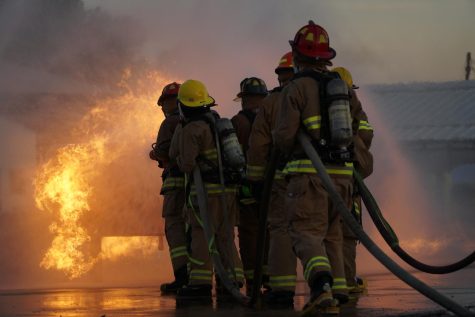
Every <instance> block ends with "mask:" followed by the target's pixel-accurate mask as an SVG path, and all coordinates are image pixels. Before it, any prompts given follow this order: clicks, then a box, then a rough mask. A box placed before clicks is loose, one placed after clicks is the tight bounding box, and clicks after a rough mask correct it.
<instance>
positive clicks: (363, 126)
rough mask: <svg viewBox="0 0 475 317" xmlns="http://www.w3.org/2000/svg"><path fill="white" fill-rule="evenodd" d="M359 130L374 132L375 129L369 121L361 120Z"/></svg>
mask: <svg viewBox="0 0 475 317" xmlns="http://www.w3.org/2000/svg"><path fill="white" fill-rule="evenodd" d="M358 130H370V131H373V127H372V126H371V124H369V122H368V121H365V120H360V123H359V125H358Z"/></svg>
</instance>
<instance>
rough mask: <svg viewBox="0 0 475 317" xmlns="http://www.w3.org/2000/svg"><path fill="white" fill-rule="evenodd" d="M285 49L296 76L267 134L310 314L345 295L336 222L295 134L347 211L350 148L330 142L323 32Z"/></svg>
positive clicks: (312, 28)
mask: <svg viewBox="0 0 475 317" xmlns="http://www.w3.org/2000/svg"><path fill="white" fill-rule="evenodd" d="M290 44H291V47H292V54H293V61H294V66H295V67H296V68H297V74H296V75H295V77H294V79H293V80H292V81H291V82H290V83H289V84H288V85H287V86H286V87H285V88H284V90H283V97H282V106H281V107H280V109H279V110H280V112H279V115H278V118H277V123H276V127H275V129H274V132H273V133H274V145H275V146H276V147H277V148H278V149H279V150H280V151H281V152H282V153H283V155H287V156H288V163H287V164H286V166H285V169H284V173H286V174H287V175H288V176H287V178H288V181H289V183H288V186H287V192H286V208H287V210H288V217H289V222H288V225H289V233H290V237H291V239H292V245H293V249H294V252H295V254H296V255H297V257H298V258H299V259H300V261H301V262H302V265H303V269H304V277H305V279H306V281H307V283H308V285H309V287H310V290H311V296H310V300H309V302H308V303H307V304H306V305H305V307H304V310H305V311H308V312H312V311H313V310H325V309H327V308H328V307H330V306H332V307H333V306H335V305H336V304H338V302H340V303H344V302H346V301H348V295H347V286H346V279H345V273H344V267H343V254H342V253H343V252H342V243H343V237H342V231H341V225H340V216H339V214H338V212H337V210H335V208H334V205H333V203H332V202H331V200H330V198H329V195H328V193H327V192H326V191H325V189H324V188H323V185H322V181H321V180H320V178H319V177H318V175H317V171H316V170H315V168H314V167H313V165H312V164H311V162H310V160H309V159H308V157H307V156H306V154H305V152H304V151H303V150H302V148H301V146H300V145H299V143H298V141H297V133H298V132H299V130H300V129H302V132H304V133H306V134H307V135H309V136H310V138H311V139H312V144H314V147H315V150H316V151H317V152H318V153H319V155H320V156H321V157H322V160H323V161H324V163H325V167H326V169H327V172H328V174H329V175H330V176H331V177H332V179H333V182H334V184H335V186H336V188H337V189H338V191H339V193H340V195H341V196H342V198H343V200H344V201H345V202H347V205H348V207H350V206H351V192H352V176H353V165H352V163H351V162H350V160H351V153H350V150H349V146H347V144H346V142H351V135H349V136H348V137H347V138H345V139H343V141H345V146H341V144H339V143H337V139H336V138H332V132H333V131H332V130H333V129H332V127H334V126H331V125H330V119H331V118H330V113H329V111H327V110H328V109H329V108H328V102H327V100H329V99H327V98H324V97H325V96H324V94H325V89H326V87H327V86H326V83H327V82H330V80H331V79H333V77H334V76H332V75H331V73H330V72H329V71H328V70H327V65H328V64H329V61H330V60H331V59H333V58H334V57H335V55H336V52H335V50H333V49H332V48H331V47H330V45H329V37H328V34H327V32H326V31H325V30H324V29H323V28H322V27H321V26H319V25H316V24H315V23H314V22H313V21H309V24H308V25H305V26H304V27H302V28H301V29H300V30H298V32H297V33H296V35H295V37H294V40H293V41H290ZM337 82H338V81H337ZM340 82H341V81H340ZM343 84H344V83H343ZM345 88H346V86H345ZM336 97H338V98H341V96H336ZM349 111H350V110H349V107H348V109H347V111H346V112H345V113H346V114H347V120H345V121H343V122H342V123H346V124H347V125H348V126H349V127H348V126H346V127H345V129H343V131H351V130H350V129H351V117H350V114H349ZM337 114H338V115H340V113H337ZM332 115H334V114H332ZM332 122H333V121H332ZM334 134H335V135H336V133H334ZM348 139H349V140H348ZM335 299H337V301H335ZM336 308H337V307H336Z"/></svg>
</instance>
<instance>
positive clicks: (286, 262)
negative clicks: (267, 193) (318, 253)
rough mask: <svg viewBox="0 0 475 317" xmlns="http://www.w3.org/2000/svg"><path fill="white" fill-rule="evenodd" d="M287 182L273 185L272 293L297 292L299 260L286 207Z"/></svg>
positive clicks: (270, 249)
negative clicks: (296, 255) (295, 252)
mask: <svg viewBox="0 0 475 317" xmlns="http://www.w3.org/2000/svg"><path fill="white" fill-rule="evenodd" d="M286 190H287V181H285V180H283V179H276V180H274V183H273V185H272V194H271V199H270V206H269V214H268V222H269V238H270V242H269V284H270V287H271V288H272V291H292V292H295V285H296V281H297V273H296V266H297V258H296V257H295V254H294V252H293V250H292V240H291V238H290V235H289V220H288V214H287V210H286V206H285V196H286Z"/></svg>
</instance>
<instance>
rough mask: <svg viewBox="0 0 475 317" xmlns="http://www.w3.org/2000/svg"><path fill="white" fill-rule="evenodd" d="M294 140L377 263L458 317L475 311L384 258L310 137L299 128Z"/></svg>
mask: <svg viewBox="0 0 475 317" xmlns="http://www.w3.org/2000/svg"><path fill="white" fill-rule="evenodd" d="M297 137H298V140H299V142H300V144H301V145H302V147H303V149H304V151H305V154H306V155H307V156H308V157H309V159H310V161H311V162H312V164H313V166H314V167H315V169H316V170H317V173H318V175H319V176H320V179H321V180H322V183H323V186H324V187H325V189H326V190H327V192H328V194H329V196H330V198H331V200H332V202H333V204H334V205H335V207H336V209H337V210H338V212H339V213H340V215H341V217H342V218H343V221H345V222H346V224H347V225H348V227H350V229H351V231H353V233H354V234H355V235H356V236H357V237H358V239H359V240H360V241H361V243H362V244H363V245H364V246H365V247H366V249H367V250H368V251H369V252H370V253H371V254H372V255H373V256H374V257H375V258H376V259H377V260H378V261H379V262H380V263H381V264H383V265H384V266H385V267H386V268H387V269H388V270H389V271H391V272H392V273H393V274H394V275H396V276H397V277H398V278H399V279H401V280H402V281H403V282H405V283H406V284H408V285H409V286H411V287H412V288H414V289H415V290H417V291H418V292H419V293H421V294H422V295H424V296H426V297H427V298H429V299H431V300H432V301H434V302H435V303H437V304H439V305H441V306H442V307H444V308H446V309H447V310H449V311H451V312H453V313H454V314H456V315H457V316H462V317H469V316H471V317H474V316H475V314H472V313H470V312H469V311H468V310H467V309H466V308H464V307H463V306H461V305H459V304H457V303H456V302H454V301H452V300H450V299H449V298H447V297H446V296H444V295H443V294H441V293H439V292H437V291H436V290H435V289H433V288H431V287H430V286H428V285H426V284H425V283H423V282H422V281H420V280H418V279H417V278H415V277H414V276H412V275H411V274H409V273H408V272H407V271H405V270H404V269H403V268H401V267H400V266H399V265H398V264H397V263H396V262H394V261H393V260H392V259H391V258H390V257H388V256H387V255H386V254H385V253H384V252H383V251H382V250H381V249H380V248H379V247H378V246H377V245H376V244H375V243H374V242H373V241H372V240H371V238H370V237H369V236H368V235H367V234H366V233H365V232H364V230H363V228H362V227H361V225H360V224H359V223H358V222H357V221H356V219H355V218H354V217H353V215H352V214H351V212H350V210H348V208H347V207H346V205H345V202H344V201H343V199H342V198H341V196H340V195H339V194H338V191H337V190H336V188H335V185H334V184H333V182H332V180H331V178H330V176H328V173H327V172H326V170H325V166H324V165H323V163H322V161H321V159H320V157H319V155H318V153H317V151H315V149H314V147H313V146H312V144H311V142H310V137H309V136H308V135H306V134H305V133H303V132H302V131H299V133H298V135H297Z"/></svg>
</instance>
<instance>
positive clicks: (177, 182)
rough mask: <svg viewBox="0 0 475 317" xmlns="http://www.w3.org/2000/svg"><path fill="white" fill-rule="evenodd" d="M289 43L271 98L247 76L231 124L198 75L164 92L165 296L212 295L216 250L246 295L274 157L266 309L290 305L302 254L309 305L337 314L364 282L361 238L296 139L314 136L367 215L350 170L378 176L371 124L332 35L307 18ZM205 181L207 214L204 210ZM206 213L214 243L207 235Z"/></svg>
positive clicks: (157, 156) (344, 193) (344, 190)
mask: <svg viewBox="0 0 475 317" xmlns="http://www.w3.org/2000/svg"><path fill="white" fill-rule="evenodd" d="M290 45H291V47H292V50H291V52H288V53H287V54H285V55H284V56H282V58H281V60H280V61H279V63H278V66H277V68H276V69H275V73H276V74H277V78H278V81H279V86H278V87H276V88H274V89H272V90H270V91H268V89H267V87H266V84H265V82H264V81H263V80H262V79H260V78H257V77H250V78H245V79H244V80H242V81H241V83H240V91H239V93H238V94H237V98H236V99H235V100H236V101H239V100H240V102H241V108H242V109H241V110H240V111H239V112H238V113H237V114H236V115H235V116H234V117H233V118H232V119H231V120H228V119H223V118H220V117H219V115H218V114H217V112H215V111H213V106H215V100H214V99H213V98H212V97H211V96H210V95H209V94H208V91H207V88H206V86H205V85H204V84H203V83H202V82H200V81H198V80H187V81H185V82H184V83H182V84H181V85H180V84H178V83H175V82H173V83H170V84H168V85H166V86H165V87H164V89H163V92H162V94H161V96H160V98H159V99H158V105H159V106H161V109H162V111H163V113H164V114H165V119H164V121H163V122H162V124H161V126H160V129H159V132H158V137H157V142H156V143H155V144H154V145H153V150H152V151H151V152H150V157H151V159H153V160H156V161H158V163H159V166H160V167H161V168H163V174H162V179H163V185H162V189H161V194H162V195H163V217H164V219H165V234H166V239H167V241H168V245H169V250H170V257H171V262H172V266H173V271H174V275H175V280H174V281H173V282H171V283H166V284H163V285H161V291H162V292H163V293H174V294H176V296H177V298H178V299H184V300H186V299H190V300H192V299H203V298H208V299H211V294H212V285H213V283H212V280H213V275H214V273H215V270H213V261H212V255H213V254H212V253H213V252H215V253H216V252H219V257H220V259H221V261H222V264H223V266H224V267H225V269H226V270H227V273H228V278H229V279H231V280H232V281H233V282H234V283H235V285H237V286H238V287H243V286H246V293H247V294H248V295H249V294H250V292H251V289H252V288H253V282H254V276H253V274H254V269H255V267H256V264H257V263H256V253H257V250H256V246H257V239H258V231H259V221H258V218H259V216H258V210H259V202H260V200H261V198H262V190H263V187H264V177H265V174H266V169H267V168H268V163H269V160H270V157H271V153H272V151H276V152H275V153H277V155H276V156H277V157H278V159H277V169H276V172H275V177H274V180H273V183H272V185H271V186H272V187H271V188H272V189H271V194H270V202H269V206H268V217H267V228H266V229H267V230H268V241H267V245H266V248H265V261H264V262H265V266H264V268H263V270H264V276H263V279H262V281H263V282H262V284H263V285H262V287H263V289H264V294H263V296H264V297H263V298H264V301H265V303H267V304H268V305H269V306H271V307H293V300H294V295H295V287H296V281H297V272H296V270H297V259H298V260H300V261H301V264H302V268H303V276H304V278H305V280H306V282H307V283H308V286H309V287H310V291H311V294H310V299H309V302H308V303H307V304H306V306H305V308H304V309H306V310H315V311H321V312H325V311H333V312H335V311H338V309H339V306H340V305H343V304H345V303H347V302H348V301H349V298H350V296H349V294H351V293H353V292H355V293H356V292H361V291H362V289H363V288H364V287H365V283H364V281H363V280H362V279H361V278H359V277H357V276H356V264H355V258H356V245H357V238H356V236H355V235H354V234H353V233H352V232H351V230H350V229H349V228H348V226H347V225H346V224H345V223H344V222H342V220H341V219H340V216H339V213H338V211H337V210H336V208H335V204H333V202H332V201H331V199H330V196H329V194H328V192H327V191H326V190H325V188H324V187H323V185H322V181H321V179H320V177H319V174H318V172H317V171H316V169H315V168H314V167H313V165H312V163H311V161H310V160H309V158H308V157H307V156H306V154H305V152H304V151H303V149H302V146H301V145H300V144H299V142H298V138H297V135H298V133H305V134H307V135H308V136H309V137H310V138H311V140H312V145H313V147H314V149H315V150H316V151H317V153H318V155H319V156H320V158H321V159H322V161H323V163H324V164H325V168H326V172H327V173H328V174H329V175H330V177H331V179H332V180H333V183H334V185H335V187H336V188H337V190H338V192H339V194H340V195H341V197H342V198H343V200H344V201H345V203H346V204H347V207H348V208H349V209H350V210H352V213H353V214H354V216H355V217H356V218H358V219H359V220H361V214H360V210H361V199H360V197H359V195H358V192H357V189H356V187H355V186H354V178H353V173H354V171H355V170H356V171H357V172H358V173H360V174H361V175H362V176H363V177H367V176H369V175H370V174H371V173H372V169H373V157H372V155H371V153H370V151H369V148H370V145H371V141H372V138H373V128H372V127H371V125H370V124H369V122H368V118H367V116H366V114H365V112H364V111H363V109H362V107H361V103H360V101H359V100H358V97H357V95H356V93H355V89H357V88H358V87H356V86H355V85H354V84H353V80H352V77H351V74H350V73H349V71H348V70H347V69H345V68H343V67H336V68H333V69H330V67H331V66H332V62H331V60H332V59H333V58H334V57H335V55H336V52H335V50H334V49H333V48H331V47H330V44H329V37H328V34H327V32H326V31H325V30H324V29H323V28H322V27H321V26H319V25H317V24H315V23H314V22H313V21H309V23H308V24H307V25H305V26H303V27H302V28H300V29H299V30H298V31H297V33H296V35H295V38H294V40H293V41H290ZM197 169H198V171H199V173H200V175H201V179H202V182H201V183H198V180H197V179H196V177H195V176H196V170H197ZM200 186H201V187H202V188H204V189H205V192H206V197H204V199H206V202H207V210H201V209H202V207H200V204H199V197H198V195H199V193H200V191H199V188H200ZM205 212H206V213H207V217H209V219H210V222H211V225H212V226H213V229H214V232H213V234H214V235H213V238H212V239H206V234H205V233H206V232H204V230H205V228H204V226H203V218H202V217H203V213H205ZM235 227H237V231H238V239H239V251H238V249H237V248H236V245H235V243H234V231H235ZM209 240H211V241H209ZM215 281H216V283H215V285H216V294H217V296H220V295H222V296H225V295H226V294H228V293H227V290H226V288H225V287H223V283H222V282H221V278H220V276H218V275H217V274H216V276H215ZM259 286H260V285H259ZM259 289H260V287H259Z"/></svg>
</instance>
